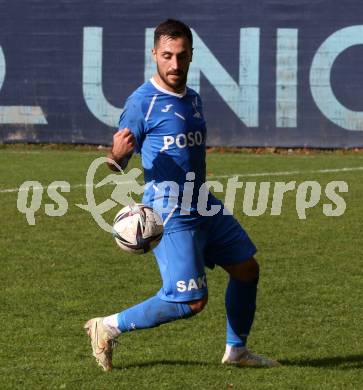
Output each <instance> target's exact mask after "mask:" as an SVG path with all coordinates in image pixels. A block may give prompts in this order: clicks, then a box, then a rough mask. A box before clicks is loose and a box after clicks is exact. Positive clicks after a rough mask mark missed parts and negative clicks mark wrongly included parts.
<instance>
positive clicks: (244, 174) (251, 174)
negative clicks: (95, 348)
mask: <svg viewBox="0 0 363 390" xmlns="http://www.w3.org/2000/svg"><path fill="white" fill-rule="evenodd" d="M351 171H363V167H346V168H331V169H318V170H315V171H282V172H260V173H234V174H230V175H211V176H207V177H206V179H207V181H208V180H212V179H226V178H228V177H236V176H237V177H261V176H290V175H303V174H311V173H335V172H336V173H339V172H351ZM124 183H125V184H126V183H128V182H124ZM130 183H133V182H130ZM109 185H111V184H109ZM94 186H95V184H94V185H92V186H90V185H87V184H74V185H71V188H82V187H94ZM48 187H50V188H51V186H44V187H43V188H48ZM34 188H35V189H36V187H34ZM54 188H56V187H54ZM18 191H19V188H4V189H0V194H5V193H11V192H18Z"/></svg>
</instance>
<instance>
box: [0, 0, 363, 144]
mask: <svg viewBox="0 0 363 390" xmlns="http://www.w3.org/2000/svg"><path fill="white" fill-rule="evenodd" d="M362 15H363V3H362V2H361V1H359V0H354V1H353V0H344V1H335V0H331V1H324V0H320V1H316V0H294V1H292V0H257V1H256V0H253V1H251V0H244V1H240V0H239V1H235V0H232V1H227V2H225V3H223V2H221V1H198V2H196V1H189V0H184V1H180V2H170V1H161V0H160V1H158V0H153V1H137V2H134V3H131V2H130V1H129V0H128V1H124V0H118V1H117V0H103V1H94V2H92V1H89V0H87V1H86V0H72V1H71V0H58V1H45V0H38V1H35V0H29V1H17V0H13V1H5V0H0V142H26V141H28V142H66V143H93V144H109V143H110V142H111V138H112V134H113V132H114V130H115V127H116V125H117V119H118V117H119V115H120V113H121V111H122V107H123V103H124V101H125V99H126V98H127V96H128V95H129V94H130V93H131V92H132V91H133V90H134V89H135V88H136V87H137V86H138V85H140V84H141V83H142V82H143V81H144V80H145V79H148V78H149V77H150V75H151V74H152V73H153V71H154V67H153V66H154V65H153V63H152V62H151V58H150V54H149V53H150V48H151V45H152V32H153V27H155V26H156V25H157V24H158V23H159V22H160V21H162V20H164V19H166V18H168V17H175V18H179V19H181V20H183V21H185V22H186V23H188V24H189V25H190V26H191V27H192V28H193V33H194V40H195V44H194V59H193V63H192V66H191V70H190V77H189V85H190V86H191V87H193V88H195V89H197V90H198V91H199V92H200V94H201V96H202V99H203V101H204V111H205V116H206V118H207V123H208V131H209V135H208V144H209V145H226V146H286V147H301V146H308V147H354V146H363V66H362V64H363V18H362Z"/></svg>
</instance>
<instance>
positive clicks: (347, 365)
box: [279, 355, 363, 370]
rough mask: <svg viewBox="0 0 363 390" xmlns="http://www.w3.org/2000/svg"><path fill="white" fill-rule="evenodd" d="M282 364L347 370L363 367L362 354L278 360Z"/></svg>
mask: <svg viewBox="0 0 363 390" xmlns="http://www.w3.org/2000/svg"><path fill="white" fill-rule="evenodd" d="M279 362H280V363H281V364H282V365H284V366H299V367H320V368H338V369H340V370H348V369H352V368H363V355H347V356H330V357H324V358H318V359H286V360H279Z"/></svg>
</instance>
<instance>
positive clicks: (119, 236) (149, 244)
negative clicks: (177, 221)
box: [113, 203, 164, 254]
mask: <svg viewBox="0 0 363 390" xmlns="http://www.w3.org/2000/svg"><path fill="white" fill-rule="evenodd" d="M163 232H164V228H163V220H162V219H161V217H160V215H159V214H157V213H156V212H155V211H154V210H153V209H152V208H151V207H149V206H146V205H144V204H142V203H135V204H133V205H129V206H126V207H124V208H123V209H121V210H120V211H119V212H118V213H117V215H116V217H115V219H114V221H113V236H114V238H115V240H116V243H117V245H118V246H119V247H120V248H121V249H123V250H124V251H126V252H129V253H137V254H142V253H146V252H149V251H150V250H151V249H153V248H155V247H156V246H157V245H158V244H159V242H160V240H161V238H162V236H163Z"/></svg>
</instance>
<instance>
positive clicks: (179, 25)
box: [154, 19, 193, 48]
mask: <svg viewBox="0 0 363 390" xmlns="http://www.w3.org/2000/svg"><path fill="white" fill-rule="evenodd" d="M163 35H164V36H167V37H170V38H173V39H175V38H179V37H186V38H187V39H188V41H189V43H190V47H191V48H192V47H193V35H192V32H191V31H190V28H189V26H187V25H186V24H184V23H183V22H181V21H180V20H175V19H167V20H165V22H162V23H160V24H159V25H158V26H157V27H156V29H155V32H154V45H155V47H156V45H157V43H158V41H159V39H160V37H161V36H163Z"/></svg>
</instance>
